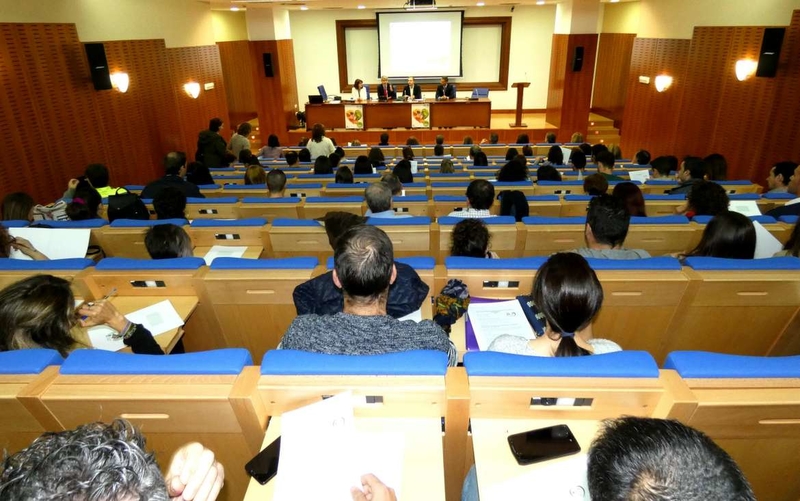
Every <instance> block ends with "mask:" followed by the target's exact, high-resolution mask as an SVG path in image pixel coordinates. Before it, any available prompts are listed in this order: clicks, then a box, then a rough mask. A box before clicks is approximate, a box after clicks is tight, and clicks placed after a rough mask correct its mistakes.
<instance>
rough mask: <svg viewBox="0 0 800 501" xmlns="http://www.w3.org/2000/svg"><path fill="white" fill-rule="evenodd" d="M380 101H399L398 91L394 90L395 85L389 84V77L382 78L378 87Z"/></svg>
mask: <svg viewBox="0 0 800 501" xmlns="http://www.w3.org/2000/svg"><path fill="white" fill-rule="evenodd" d="M378 99H379V100H381V101H388V100H389V99H397V90H396V89H395V88H394V85H392V84H390V83H389V78H388V77H385V76H383V77H381V85H380V87H378Z"/></svg>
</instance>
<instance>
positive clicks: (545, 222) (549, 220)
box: [522, 216, 586, 226]
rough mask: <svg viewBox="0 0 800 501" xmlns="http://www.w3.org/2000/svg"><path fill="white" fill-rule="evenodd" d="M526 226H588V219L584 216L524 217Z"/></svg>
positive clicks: (523, 220)
mask: <svg viewBox="0 0 800 501" xmlns="http://www.w3.org/2000/svg"><path fill="white" fill-rule="evenodd" d="M522 222H523V223H524V224H530V225H534V226H549V225H551V224H586V218H585V217H583V216H577V217H542V216H528V217H523V218H522Z"/></svg>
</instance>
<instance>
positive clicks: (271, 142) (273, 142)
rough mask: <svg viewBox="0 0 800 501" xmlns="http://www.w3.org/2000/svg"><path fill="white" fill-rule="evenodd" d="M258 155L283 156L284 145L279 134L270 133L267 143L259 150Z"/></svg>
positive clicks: (263, 156) (265, 156)
mask: <svg viewBox="0 0 800 501" xmlns="http://www.w3.org/2000/svg"><path fill="white" fill-rule="evenodd" d="M258 156H259V157H262V158H281V157H282V156H283V147H282V146H281V143H280V141H278V136H276V135H275V134H270V135H269V137H268V138H267V145H266V146H264V147H262V148H261V149H260V150H258Z"/></svg>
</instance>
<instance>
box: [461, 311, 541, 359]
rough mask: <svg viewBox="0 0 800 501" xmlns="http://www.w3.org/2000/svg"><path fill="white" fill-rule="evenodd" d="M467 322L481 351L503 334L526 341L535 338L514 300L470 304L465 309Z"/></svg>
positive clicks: (523, 313)
mask: <svg viewBox="0 0 800 501" xmlns="http://www.w3.org/2000/svg"><path fill="white" fill-rule="evenodd" d="M467 320H468V321H469V322H470V323H471V324H472V329H473V331H474V332H475V339H476V340H477V341H478V348H479V349H480V350H481V351H485V350H487V349H489V345H490V344H492V341H494V340H495V338H497V337H499V336H502V335H504V334H508V335H511V336H521V337H525V338H528V339H533V338H534V336H535V335H534V332H533V328H531V324H530V323H528V319H527V317H525V312H523V311H522V306H520V304H519V301H517V300H516V299H511V300H509V301H500V302H496V303H473V304H470V305H469V308H468V309H467Z"/></svg>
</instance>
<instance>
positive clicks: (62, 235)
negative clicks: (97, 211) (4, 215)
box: [8, 228, 91, 261]
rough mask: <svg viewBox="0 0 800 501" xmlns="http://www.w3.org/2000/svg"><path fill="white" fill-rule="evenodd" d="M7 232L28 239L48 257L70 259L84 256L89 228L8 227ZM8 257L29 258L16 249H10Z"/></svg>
mask: <svg viewBox="0 0 800 501" xmlns="http://www.w3.org/2000/svg"><path fill="white" fill-rule="evenodd" d="M8 234H9V235H11V236H12V237H21V238H24V239H26V240H28V241H29V242H30V243H31V245H33V247H34V248H35V249H36V250H38V251H39V252H41V253H42V254H44V255H45V256H47V257H48V258H49V259H70V258H81V257H86V250H87V249H88V248H89V235H90V234H91V230H89V229H84V228H81V229H64V228H9V229H8ZM9 257H11V259H25V260H28V261H30V260H31V258H29V257H28V256H26V255H25V254H23V253H22V252H20V251H18V250H12V251H11V256H9Z"/></svg>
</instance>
